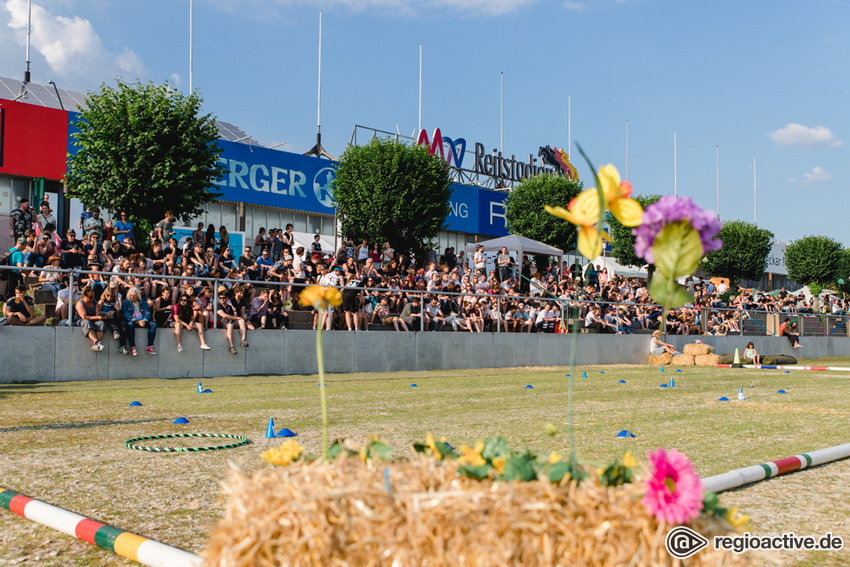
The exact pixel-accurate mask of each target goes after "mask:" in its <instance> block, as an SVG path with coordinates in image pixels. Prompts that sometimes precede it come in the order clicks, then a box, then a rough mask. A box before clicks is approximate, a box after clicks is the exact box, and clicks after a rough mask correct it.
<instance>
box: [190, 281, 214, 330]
mask: <svg viewBox="0 0 850 567" xmlns="http://www.w3.org/2000/svg"><path fill="white" fill-rule="evenodd" d="M193 307H194V309H195V311H196V313H197V316H198V319H197V320H198V322H199V323H202V324H203V325H204V328H205V329H206V328H209V326H210V321H212V315H213V297H212V290H211V289H210V288H208V287H206V286H205V287H202V288H201V291H200V292H199V293H198V296H197V297H196V298H195V303H194V304H193Z"/></svg>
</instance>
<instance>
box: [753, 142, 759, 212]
mask: <svg viewBox="0 0 850 567" xmlns="http://www.w3.org/2000/svg"><path fill="white" fill-rule="evenodd" d="M753 223H754V224H756V225H758V223H759V221H758V200H757V199H756V158H753Z"/></svg>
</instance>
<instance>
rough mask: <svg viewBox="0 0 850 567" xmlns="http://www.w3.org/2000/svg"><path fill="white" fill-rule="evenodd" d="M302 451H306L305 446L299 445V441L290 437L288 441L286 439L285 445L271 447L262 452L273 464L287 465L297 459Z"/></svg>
mask: <svg viewBox="0 0 850 567" xmlns="http://www.w3.org/2000/svg"><path fill="white" fill-rule="evenodd" d="M302 451H304V447H302V446H301V445H299V444H298V441H296V440H295V439H289V440H288V441H284V443H283V445H281V446H280V447H279V448H278V449H274V448H272V449H269V450H268V451H266V452H265V453H263V454H262V457H263V458H264V459H265V460H267V461H268V462H270V463H271V464H273V465H280V466H282V467H285V466H286V465H288V464H289V463H291V462H292V461H294V460H296V459H297V458H298V455H300V454H301V453H302Z"/></svg>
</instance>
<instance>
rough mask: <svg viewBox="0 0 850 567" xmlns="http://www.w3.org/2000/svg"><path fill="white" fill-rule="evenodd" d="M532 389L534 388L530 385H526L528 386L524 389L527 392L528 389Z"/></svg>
mask: <svg viewBox="0 0 850 567" xmlns="http://www.w3.org/2000/svg"><path fill="white" fill-rule="evenodd" d="M532 388H534V386H532V385H531V384H528V385H527V386H526V387H525V389H526V390H529V389H532Z"/></svg>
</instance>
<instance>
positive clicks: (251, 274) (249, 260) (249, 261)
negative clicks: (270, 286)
mask: <svg viewBox="0 0 850 567" xmlns="http://www.w3.org/2000/svg"><path fill="white" fill-rule="evenodd" d="M238 264H239V268H240V269H241V268H244V269H245V272H246V274H247V275H248V279H250V280H252V281H256V280H258V279H260V268H259V266H257V259H256V258H255V257H254V255H253V254H251V247H250V246H246V247H245V248H243V253H242V255H241V256H239V261H238Z"/></svg>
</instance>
